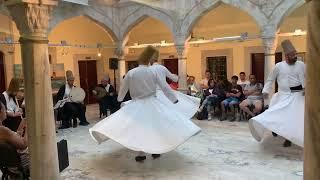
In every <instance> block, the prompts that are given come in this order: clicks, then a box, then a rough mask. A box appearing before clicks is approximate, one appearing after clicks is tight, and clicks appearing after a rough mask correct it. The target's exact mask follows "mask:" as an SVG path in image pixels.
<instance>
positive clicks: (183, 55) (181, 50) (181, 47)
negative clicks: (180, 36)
mask: <svg viewBox="0 0 320 180" xmlns="http://www.w3.org/2000/svg"><path fill="white" fill-rule="evenodd" d="M175 47H176V50H177V55H178V58H179V60H181V59H187V51H188V45H187V44H176V45H175Z"/></svg>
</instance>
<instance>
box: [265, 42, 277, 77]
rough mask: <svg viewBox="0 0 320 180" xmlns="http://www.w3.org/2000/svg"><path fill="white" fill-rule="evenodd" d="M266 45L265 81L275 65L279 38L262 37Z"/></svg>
mask: <svg viewBox="0 0 320 180" xmlns="http://www.w3.org/2000/svg"><path fill="white" fill-rule="evenodd" d="M262 41H263V47H264V56H265V57H264V58H265V59H264V82H266V80H267V79H268V76H269V74H270V73H271V72H272V70H273V68H274V67H275V59H276V54H275V53H276V49H277V44H278V39H277V37H276V36H274V37H262Z"/></svg>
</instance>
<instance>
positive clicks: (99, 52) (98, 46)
mask: <svg viewBox="0 0 320 180" xmlns="http://www.w3.org/2000/svg"><path fill="white" fill-rule="evenodd" d="M97 48H98V57H101V55H102V54H101V48H102V44H101V43H98V44H97Z"/></svg>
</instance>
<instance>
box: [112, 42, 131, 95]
mask: <svg viewBox="0 0 320 180" xmlns="http://www.w3.org/2000/svg"><path fill="white" fill-rule="evenodd" d="M125 44H126V43H125V42H123V41H120V42H118V43H117V48H116V49H115V53H114V54H115V56H116V57H117V58H118V59H119V64H118V73H117V78H118V80H117V87H118V88H117V89H118V90H119V88H120V82H121V81H122V77H123V76H124V75H125V74H126V61H125V56H126V55H127V54H128V48H126V47H125Z"/></svg>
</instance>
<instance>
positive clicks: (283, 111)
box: [249, 61, 305, 147]
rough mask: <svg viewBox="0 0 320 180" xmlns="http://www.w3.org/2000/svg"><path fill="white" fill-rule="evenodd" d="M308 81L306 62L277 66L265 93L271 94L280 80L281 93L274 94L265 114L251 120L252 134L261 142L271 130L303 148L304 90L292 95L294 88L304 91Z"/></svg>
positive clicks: (281, 63)
mask: <svg viewBox="0 0 320 180" xmlns="http://www.w3.org/2000/svg"><path fill="white" fill-rule="evenodd" d="M304 78H305V65H304V63H303V62H301V61H297V62H296V63H295V64H294V65H288V64H287V63H286V62H285V61H282V62H280V63H277V64H276V66H275V68H274V70H273V72H271V74H270V75H269V77H268V79H267V82H266V83H265V86H264V89H263V91H262V92H263V93H270V92H271V91H272V84H273V82H274V81H275V80H277V82H278V93H276V94H274V95H273V97H272V99H271V101H270V105H269V108H268V109H267V110H266V111H265V112H263V113H262V114H260V115H258V116H256V117H253V118H252V119H250V121H249V126H250V130H251V133H252V135H253V137H254V138H255V139H256V140H257V141H261V140H262V138H263V136H264V133H265V132H266V130H267V129H268V130H270V131H272V132H275V133H277V134H278V135H280V136H282V137H284V138H286V139H288V140H290V141H292V142H293V143H294V144H297V145H299V146H301V147H303V137H304V134H303V133H304V96H303V92H302V91H300V92H291V90H290V87H295V86H299V85H302V87H303V88H304Z"/></svg>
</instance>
